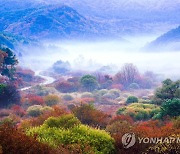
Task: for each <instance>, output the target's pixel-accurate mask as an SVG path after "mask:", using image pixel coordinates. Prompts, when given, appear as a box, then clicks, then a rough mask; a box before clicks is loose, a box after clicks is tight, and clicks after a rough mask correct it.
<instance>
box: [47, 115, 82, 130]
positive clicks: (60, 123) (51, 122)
mask: <svg viewBox="0 0 180 154" xmlns="http://www.w3.org/2000/svg"><path fill="white" fill-rule="evenodd" d="M79 124H80V121H79V120H78V119H77V118H76V117H74V116H73V115H71V114H70V115H63V116H61V117H57V118H56V117H50V118H48V119H47V120H46V121H45V122H44V125H46V126H47V127H50V128H53V127H56V128H64V129H69V128H72V127H74V126H77V125H79Z"/></svg>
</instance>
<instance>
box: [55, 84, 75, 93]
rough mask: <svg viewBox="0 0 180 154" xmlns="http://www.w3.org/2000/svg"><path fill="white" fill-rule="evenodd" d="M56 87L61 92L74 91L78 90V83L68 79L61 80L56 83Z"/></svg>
mask: <svg viewBox="0 0 180 154" xmlns="http://www.w3.org/2000/svg"><path fill="white" fill-rule="evenodd" d="M55 87H56V89H57V90H58V91H60V92H62V93H68V92H75V91H77V90H78V85H76V84H75V83H72V82H68V81H62V82H59V83H57V84H56V86H55Z"/></svg>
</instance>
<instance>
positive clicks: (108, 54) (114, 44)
mask: <svg viewBox="0 0 180 154" xmlns="http://www.w3.org/2000/svg"><path fill="white" fill-rule="evenodd" d="M156 37H157V36H151V37H149V36H148V37H133V38H130V37H126V40H127V41H126V42H121V41H118V40H115V41H114V40H112V41H104V42H100V41H94V42H93V41H91V42H82V41H50V42H47V41H45V42H42V46H41V47H28V48H27V47H26V48H23V50H25V54H24V55H23V58H22V59H21V62H20V64H21V65H23V66H26V67H30V68H32V69H34V70H46V69H48V68H49V67H51V66H52V65H53V63H54V62H56V61H57V60H63V61H69V62H70V64H71V65H72V68H73V69H75V70H92V71H95V70H96V69H98V68H100V67H101V66H103V65H114V66H116V67H114V69H115V70H114V71H118V70H119V69H120V68H121V66H122V65H123V64H124V63H133V64H135V65H136V66H137V67H138V68H139V70H140V71H141V72H144V71H147V70H148V71H154V72H155V73H158V74H164V75H165V77H172V78H178V77H179V76H180V74H179V69H180V62H179V57H180V51H176V52H174V51H161V52H154V51H143V50H142V48H143V47H144V46H145V45H146V44H147V43H148V42H151V41H152V40H154V39H155V38H156ZM30 51H31V52H30Z"/></svg>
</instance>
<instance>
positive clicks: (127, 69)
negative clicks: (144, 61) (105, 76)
mask: <svg viewBox="0 0 180 154" xmlns="http://www.w3.org/2000/svg"><path fill="white" fill-rule="evenodd" d="M138 76H139V72H138V69H137V67H136V66H134V65H133V64H131V63H128V64H125V65H124V66H123V67H122V69H121V71H120V72H119V73H117V74H116V76H115V80H116V81H117V82H119V83H121V84H122V85H124V86H125V87H127V86H129V85H130V84H131V83H133V82H135V79H136V78H137V77H138Z"/></svg>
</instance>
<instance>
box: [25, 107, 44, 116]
mask: <svg viewBox="0 0 180 154" xmlns="http://www.w3.org/2000/svg"><path fill="white" fill-rule="evenodd" d="M42 108H43V107H42V106H41V105H33V106H30V107H28V109H27V114H28V115H29V116H32V117H38V116H40V115H41V114H42Z"/></svg>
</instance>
